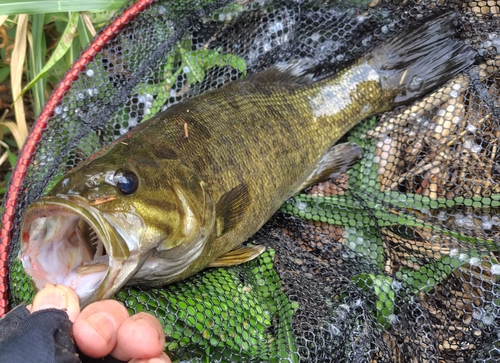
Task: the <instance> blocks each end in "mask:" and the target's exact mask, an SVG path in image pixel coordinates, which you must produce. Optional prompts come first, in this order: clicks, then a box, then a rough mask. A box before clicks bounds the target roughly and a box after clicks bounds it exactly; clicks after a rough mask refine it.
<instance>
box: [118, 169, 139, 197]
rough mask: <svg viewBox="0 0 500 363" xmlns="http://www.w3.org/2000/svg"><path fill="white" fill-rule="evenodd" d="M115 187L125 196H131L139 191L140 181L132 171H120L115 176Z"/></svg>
mask: <svg viewBox="0 0 500 363" xmlns="http://www.w3.org/2000/svg"><path fill="white" fill-rule="evenodd" d="M114 181H115V185H116V187H117V188H118V190H119V191H120V193H122V194H123V195H130V194H132V193H133V192H135V191H136V190H137V187H138V186H139V179H138V178H137V175H135V174H134V173H132V172H131V171H120V172H117V173H116V174H115V177H114Z"/></svg>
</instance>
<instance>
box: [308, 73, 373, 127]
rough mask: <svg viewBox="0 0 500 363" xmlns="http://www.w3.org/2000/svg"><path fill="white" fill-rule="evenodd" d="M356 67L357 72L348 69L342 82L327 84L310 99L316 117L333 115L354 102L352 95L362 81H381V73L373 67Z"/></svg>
mask: <svg viewBox="0 0 500 363" xmlns="http://www.w3.org/2000/svg"><path fill="white" fill-rule="evenodd" d="M355 69H356V72H352V71H348V72H347V73H346V74H345V75H343V77H342V82H339V83H337V84H326V85H325V86H323V87H322V88H321V89H320V90H319V92H318V93H317V94H316V95H315V96H314V97H312V98H311V99H310V101H309V104H310V105H311V107H312V113H313V115H314V116H315V117H329V116H333V115H335V114H337V113H339V112H341V111H342V110H344V109H345V108H346V107H347V106H349V105H350V104H352V102H353V101H354V100H353V98H352V95H353V94H354V93H355V92H356V91H357V88H358V85H359V83H360V82H366V81H376V82H380V75H379V74H378V73H377V71H376V70H375V69H374V68H373V67H371V66H368V65H365V66H360V67H355Z"/></svg>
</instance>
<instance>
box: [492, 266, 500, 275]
mask: <svg viewBox="0 0 500 363" xmlns="http://www.w3.org/2000/svg"><path fill="white" fill-rule="evenodd" d="M490 271H491V273H492V274H493V275H500V265H497V264H495V265H491V268H490Z"/></svg>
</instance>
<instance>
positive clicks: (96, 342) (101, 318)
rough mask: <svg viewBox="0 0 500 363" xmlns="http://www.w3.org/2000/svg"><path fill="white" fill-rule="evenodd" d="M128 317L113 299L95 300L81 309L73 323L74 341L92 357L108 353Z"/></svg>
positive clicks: (123, 308)
mask: <svg viewBox="0 0 500 363" xmlns="http://www.w3.org/2000/svg"><path fill="white" fill-rule="evenodd" d="M128 317H129V315H128V311H127V309H126V308H125V307H124V306H123V305H122V304H120V303H119V302H118V301H115V300H104V301H97V302H95V303H92V304H90V305H89V306H87V307H86V308H85V309H83V310H82V312H81V313H80V315H79V316H78V318H77V319H76V321H75V324H74V325H73V335H74V338H75V343H76V345H77V346H78V348H80V350H81V351H82V353H84V354H85V355H87V356H89V357H92V358H100V357H104V356H106V355H108V354H109V353H110V352H111V351H112V350H113V349H114V348H115V345H116V338H117V331H118V329H120V326H121V325H122V324H123V322H124V321H126V320H127V318H128Z"/></svg>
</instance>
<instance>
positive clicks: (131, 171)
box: [19, 13, 477, 306]
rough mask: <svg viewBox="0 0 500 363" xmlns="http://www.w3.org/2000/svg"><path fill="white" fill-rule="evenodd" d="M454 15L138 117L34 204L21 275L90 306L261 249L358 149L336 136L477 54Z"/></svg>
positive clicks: (424, 89)
mask: <svg viewBox="0 0 500 363" xmlns="http://www.w3.org/2000/svg"><path fill="white" fill-rule="evenodd" d="M455 21H456V15H455V14H454V13H447V14H443V15H440V16H438V17H434V18H432V19H426V20H425V21H423V22H422V23H421V24H420V25H418V26H416V27H414V28H413V29H410V30H409V31H407V32H405V33H404V34H397V35H396V36H394V37H392V38H390V39H388V40H387V41H385V42H383V43H382V44H381V45H380V46H378V47H376V48H374V49H373V50H372V51H370V52H369V53H367V54H366V55H364V56H362V57H360V58H359V59H358V60H356V61H354V62H352V63H351V64H350V65H349V66H348V67H346V68H345V69H344V70H341V71H339V72H338V73H336V74H334V75H331V76H328V77H323V76H318V75H316V74H315V69H317V64H318V63H317V62H315V61H314V59H295V60H292V61H289V62H287V63H278V64H276V65H275V66H273V67H270V68H268V69H266V70H263V71H261V72H258V73H255V74H253V75H249V76H247V77H245V78H242V79H239V80H236V81H234V82H231V83H228V84H226V85H224V86H222V87H220V88H218V89H214V90H211V91H207V92H205V93H203V94H201V95H199V96H196V97H193V98H190V99H188V100H185V101H184V102H181V103H178V104H175V105H173V106H171V107H169V108H168V109H167V110H165V111H164V112H161V113H159V114H158V115H156V116H155V117H153V118H151V119H150V120H148V121H145V122H144V123H142V124H140V125H138V126H136V127H135V128H133V129H132V130H131V131H129V132H128V133H126V134H124V135H123V136H121V137H120V138H119V139H117V140H116V141H114V142H112V143H111V144H109V145H108V146H106V147H104V148H103V149H102V150H100V151H98V152H97V153H95V154H94V155H92V156H91V157H90V158H88V159H87V160H85V161H83V162H81V163H80V164H79V165H77V166H76V168H74V169H73V170H71V171H69V172H68V173H67V174H66V175H65V176H64V177H63V178H62V179H61V180H60V181H59V182H58V183H57V184H56V185H55V186H54V187H53V188H52V189H51V190H50V192H49V193H48V194H47V195H46V196H44V197H42V198H40V199H39V200H36V201H35V202H33V203H32V204H31V205H30V206H29V207H28V208H27V209H26V211H25V213H24V215H23V219H22V223H21V227H20V228H21V230H20V236H21V237H20V244H21V246H20V251H19V258H20V260H21V261H22V264H23V267H24V269H25V271H26V272H27V273H28V275H29V276H30V277H31V279H32V281H33V283H34V285H35V286H36V287H37V288H41V287H43V286H44V285H45V284H46V283H58V284H64V285H67V286H69V287H71V288H73V289H74V290H75V291H76V293H77V294H78V296H79V298H80V302H81V304H82V306H85V305H87V304H89V303H91V302H93V301H96V300H100V299H105V298H110V297H112V296H113V295H114V294H115V293H116V292H118V291H119V290H120V289H121V288H122V287H123V286H125V285H146V286H163V285H168V284H172V283H174V282H177V281H180V280H183V279H186V278H188V277H190V276H192V275H193V274H195V273H197V272H199V271H201V270H203V269H205V268H209V267H220V266H231V265H236V264H239V263H244V262H246V261H249V260H251V259H253V258H255V257H257V256H258V255H260V254H261V253H262V252H263V249H264V247H262V246H254V245H249V244H246V245H244V244H243V242H245V241H246V240H247V239H248V238H249V237H251V236H252V235H253V234H254V233H255V232H256V231H258V230H259V228H260V227H261V226H262V225H263V224H264V223H265V222H266V221H268V220H269V219H270V218H271V217H272V215H273V214H274V213H275V212H276V211H277V210H278V209H279V207H280V206H281V205H282V204H283V203H284V202H285V201H286V200H287V199H288V198H290V197H292V196H293V195H295V194H297V193H298V192H300V191H301V190H303V189H305V188H308V187H310V186H313V185H315V184H317V183H319V182H321V181H324V180H327V179H328V178H330V177H332V176H334V175H337V174H338V173H340V172H343V171H346V170H347V169H348V168H349V167H350V166H352V165H353V164H354V163H355V162H356V161H357V160H358V159H359V158H360V157H361V154H362V150H361V148H360V147H359V146H357V145H356V144H353V143H340V144H339V143H337V141H339V139H340V138H341V137H342V136H343V135H344V134H346V133H347V132H348V131H349V130H350V129H351V128H352V127H353V126H354V125H356V124H357V123H359V122H360V121H361V120H363V119H365V118H367V117H369V116H372V115H375V114H378V113H381V112H385V111H389V110H392V109H394V108H396V107H398V106H401V105H405V104H408V103H409V102H411V101H413V100H415V99H418V98H420V97H422V96H423V95H425V94H426V93H428V92H430V91H431V90H433V89H434V88H436V87H437V86H439V85H441V84H443V83H444V82H446V81H447V80H448V79H450V78H452V77H453V76H455V75H456V74H458V73H460V72H462V71H463V70H464V69H466V68H467V67H469V66H470V65H471V64H473V63H474V62H475V60H476V59H477V53H476V51H475V50H474V49H472V48H471V47H470V46H468V45H467V44H465V43H464V42H463V41H461V40H459V39H457V38H456V28H455Z"/></svg>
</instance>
